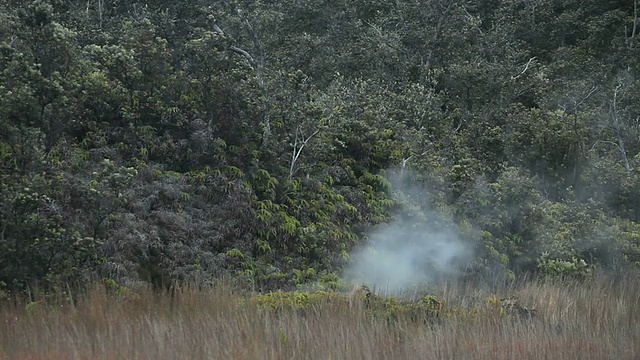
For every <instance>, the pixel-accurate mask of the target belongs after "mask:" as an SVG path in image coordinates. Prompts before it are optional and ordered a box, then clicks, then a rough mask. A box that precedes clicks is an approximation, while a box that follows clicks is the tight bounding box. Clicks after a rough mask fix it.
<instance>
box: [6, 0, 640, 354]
mask: <svg viewBox="0 0 640 360" xmlns="http://www.w3.org/2000/svg"><path fill="white" fill-rule="evenodd" d="M638 5H639V4H638V1H637V0H634V1H629V0H627V1H620V0H616V1H613V0H601V1H578V0H527V1H524V0H505V1H494V0H477V1H465V0H422V1H418V0H407V1H379V0H349V1H346V0H332V1H301V0H283V1H249V0H228V1H201V0H185V1H179V2H176V1H163V0H148V1H145V2H142V1H140V2H139V1H124V0H120V1H106V2H105V1H101V0H97V1H93V0H89V1H61V0H35V1H19V0H7V1H3V2H2V4H0V298H3V297H12V296H13V294H28V292H29V289H33V288H35V287H38V288H40V289H56V288H58V289H60V288H65V287H67V286H68V287H69V288H70V289H74V288H76V287H77V288H78V289H81V288H83V287H84V286H86V284H87V283H88V282H91V281H93V279H100V280H99V281H101V282H104V281H106V282H108V283H109V284H112V286H122V287H124V288H129V287H135V286H139V285H140V284H139V283H140V282H142V281H147V282H150V283H152V284H153V285H154V286H156V287H157V288H161V287H169V286H171V285H172V284H180V283H190V284H193V283H198V284H207V283H210V282H213V281H214V279H216V278H220V277H223V276H224V277H232V278H234V281H235V282H236V283H237V284H241V286H244V287H245V288H251V289H254V290H256V291H260V292H267V291H270V290H275V289H286V290H291V289H295V288H299V287H303V286H307V287H315V288H322V289H325V290H331V289H337V288H340V286H341V281H342V280H341V277H342V274H343V272H344V269H345V268H347V266H348V264H349V263H350V260H352V259H353V254H354V250H355V249H360V248H361V246H366V245H367V244H369V241H370V240H371V239H374V240H375V239H377V238H376V236H374V234H388V231H387V232H385V229H389V228H391V229H395V227H397V226H398V224H404V225H403V226H405V225H406V226H405V227H403V229H404V228H406V229H412V227H413V226H418V228H419V229H422V228H420V226H423V225H424V224H428V228H429V231H428V232H432V233H433V234H453V235H451V236H452V237H453V238H455V241H456V244H462V245H460V246H463V247H464V248H465V249H467V250H468V251H467V252H465V254H471V255H470V256H469V257H468V258H466V257H465V258H464V260H465V261H463V262H461V263H457V264H456V267H455V269H454V271H451V272H447V273H446V274H448V275H451V274H455V275H456V276H463V277H464V279H466V280H470V281H474V282H476V283H478V284H482V283H484V284H487V286H492V284H493V285H495V284H496V283H500V282H504V281H509V280H513V279H515V278H517V277H518V276H520V275H522V276H524V275H527V276H538V275H540V274H542V275H551V276H559V277H560V278H567V277H574V278H579V279H583V280H584V279H588V278H590V277H592V276H593V274H594V273H595V272H602V273H609V274H612V275H611V276H612V277H618V276H620V275H623V274H624V273H625V272H626V271H628V270H629V269H634V268H638V266H639V265H640V225H639V221H640V174H639V172H638V171H639V169H640V81H639V80H640V68H639V66H638V65H639V62H640V41H639V37H640V35H639V34H638V33H639V32H640V29H639V28H638V25H639V24H638ZM399 221H400V222H399ZM416 224H418V225H416ZM394 226H395V227H394ZM418 228H416V229H418ZM407 231H409V230H407ZM411 231H412V232H411ZM411 231H410V233H411V234H415V233H421V232H422V230H411ZM447 236H449V235H447ZM399 237H402V236H401V234H400V235H399ZM444 238H446V237H444ZM425 241H427V240H425ZM445 242H446V241H445ZM456 259H458V260H460V259H461V258H460V257H458V258H456ZM429 266H432V267H433V266H435V265H433V264H430V265H429ZM439 271H440V270H439ZM448 275H447V276H448ZM176 286H178V285H176ZM545 289H546V290H545V291H564V290H563V289H561V288H553V289H554V290H549V289H547V288H545ZM567 291H568V290H567ZM576 291H578V292H579V295H576V296H579V297H580V296H581V297H582V298H583V300H584V301H586V302H585V303H584V304H585V305H584V306H585V307H586V308H587V309H592V310H593V309H595V308H594V306H600V305H599V304H602V303H601V301H604V300H600V299H599V298H597V299H588V295H587V292H586V291H587V290H576ZM194 296H195V295H194ZM598 296H599V295H598ZM603 296H604V295H603ZM192 300H193V301H196V300H197V301H200V300H198V298H194V299H192ZM591 300H593V301H595V303H593V302H590V301H591ZM150 301H151V300H144V301H143V303H144V304H150V303H151V302H150ZM189 301H191V300H189ZM576 301H577V300H576ZM616 301H618V300H616V299H609V300H606V303H607V306H614V304H615V302H616ZM620 301H622V300H620ZM135 304H136V302H135V301H134V302H132V303H127V304H126V305H114V306H116V308H115V310H114V311H115V313H113V314H112V313H109V312H108V311H106V312H101V313H100V314H94V315H95V316H105V317H109V316H114V317H115V318H116V319H117V318H118V317H120V316H125V315H127V314H129V311H133V310H130V309H129V307H131V306H133V307H135V306H137V305H135ZM229 304H230V303H228V302H227V305H229ZM576 304H577V302H576ZM104 305H105V306H106V305H107V304H106V303H104ZM144 306H147V305H144ZM162 306H164V305H162ZM572 306H577V305H575V304H574V305H572ZM603 306H604V305H603ZM635 306H636V307H637V303H636V304H635ZM91 309H92V308H89V307H87V308H83V309H80V310H77V311H80V313H82V312H83V311H86V312H90V311H93V310H91ZM322 309H324V308H322ZM616 309H618V308H616ZM103 310H104V309H102V308H98V310H96V311H103ZM335 310H336V311H338V313H340V311H342V312H343V313H344V314H346V313H347V312H348V313H349V314H351V311H352V310H351V309H350V308H348V307H347V305H345V304H342V305H340V306H337V309H335ZM74 311H75V310H74ZM194 311H195V310H194ZM317 311H324V310H317ZM332 311H333V310H332ZM358 311H360V310H358ZM358 311H356V313H355V315H353V316H356V317H357V318H356V320H354V321H353V322H349V323H348V321H349V320H348V319H351V318H348V317H345V318H340V317H339V315H335V317H332V318H330V319H329V320H327V319H324V318H323V317H322V316H320V315H318V314H316V313H314V312H313V311H312V312H311V313H310V314H309V313H308V315H307V316H310V317H311V319H315V320H314V321H316V323H315V324H316V325H314V326H316V328H315V330H313V331H322V332H324V333H334V332H336V331H337V332H340V331H345V333H344V334H345V336H354V341H355V339H356V337H357V336H356V335H355V334H356V331H355V328H354V327H357V329H358V331H361V330H362V331H365V332H366V333H367V334H368V335H363V337H361V338H360V337H357V341H370V342H371V345H372V346H376V347H382V348H381V349H378V350H379V352H378V351H377V350H376V351H377V352H376V354H385V351H387V350H388V351H401V352H402V351H405V350H398V349H406V348H405V346H406V347H411V346H414V345H415V346H423V347H424V346H426V345H424V344H426V343H429V341H426V342H425V343H421V341H423V340H426V337H429V338H430V339H431V340H432V341H436V340H437V339H441V338H440V337H439V336H440V335H438V334H437V333H435V334H426V333H412V332H407V331H408V330H406V329H404V328H402V329H400V328H398V329H397V330H388V329H386V328H385V329H384V330H382V328H381V326H382V325H381V324H382V323H381V322H373V323H370V322H367V321H365V320H364V318H363V317H360V315H359V314H360V313H359V312H358ZM553 311H556V310H553ZM557 311H560V310H557ZM593 311H595V310H593ZM620 311H621V310H620ZM614 312H615V313H616V314H621V313H620V312H619V310H615V311H614ZM74 314H75V313H71V315H64V314H61V315H59V314H56V313H53V314H51V315H50V316H52V317H53V319H58V320H55V321H54V322H53V323H52V324H51V326H52V327H50V328H47V327H45V328H43V329H42V330H41V331H45V332H46V331H51V332H57V331H58V329H57V328H56V326H63V327H65V326H67V325H65V324H67V323H66V322H67V321H69V320H68V318H66V316H71V317H73V316H77V315H74ZM190 314H191V315H187V318H181V317H176V318H172V317H171V316H168V317H164V316H162V317H159V318H156V317H155V316H156V315H153V314H150V315H145V316H146V317H145V316H139V317H138V318H137V319H138V320H136V321H138V322H135V321H134V322H133V323H125V324H123V325H114V324H111V325H108V326H107V327H103V325H104V324H103V323H102V322H101V321H103V320H104V319H102V318H101V319H102V320H96V321H97V323H96V324H93V323H87V324H84V325H78V326H86V327H87V328H91V327H93V329H94V331H96V332H100V333H101V334H111V335H113V336H114V337H117V336H119V335H123V334H124V333H123V331H124V332H126V331H134V332H135V327H137V326H146V325H144V324H150V325H151V327H152V328H153V329H157V330H158V331H160V329H161V328H162V329H164V327H173V326H185V327H187V328H191V326H196V325H195V322H198V321H210V322H214V321H216V319H217V318H216V317H217V316H222V315H220V314H218V315H216V314H217V313H211V314H210V315H208V316H210V317H206V318H199V317H197V316H195V315H193V314H195V313H190ZM234 314H236V315H230V316H237V317H242V319H245V321H248V322H253V321H257V322H258V323H255V324H258V325H259V326H257V327H256V328H255V331H257V332H256V333H248V334H247V333H244V332H242V331H240V330H238V333H234V335H233V337H234V338H235V337H239V336H249V337H255V339H254V340H255V346H256V347H257V348H256V349H257V350H255V351H263V350H265V349H275V348H276V347H283V346H290V348H288V349H289V350H286V351H290V352H287V354H290V355H291V354H293V352H294V351H302V350H304V349H303V347H304V346H306V345H304V344H306V343H305V340H304V339H298V338H297V337H296V336H302V337H306V336H315V335H311V334H310V333H306V332H305V331H306V330H305V331H303V329H302V328H300V329H298V330H300V331H298V330H295V331H294V328H295V327H300V326H303V325H301V324H302V323H301V322H300V321H301V320H300V318H299V317H298V315H295V314H289V315H286V316H287V317H286V319H285V320H282V319H279V320H278V319H276V318H274V319H271V320H267V321H266V322H265V323H263V322H262V321H263V320H258V319H259V318H255V319H254V318H249V317H247V315H243V313H241V312H237V313H234ZM580 314H582V313H580ZM580 314H579V316H582V315H580ZM636 314H637V313H636ZM595 315H597V316H604V315H603V314H595ZM58 316H60V318H58ZM225 316H226V315H225ZM558 316H559V315H558ZM584 316H590V315H584ZM181 319H182V320H181ZM222 319H223V320H229V322H228V323H227V325H224V324H223V323H220V324H218V325H217V326H237V325H233V324H234V321H236V320H238V319H237V318H232V320H230V319H229V318H225V317H222ZM483 319H484V318H483ZM598 319H601V318H598ZM626 319H627V320H628V319H629V318H628V317H627V318H626ZM36 320H37V319H32V320H31V321H36ZM183 320H184V321H187V322H186V323H181V322H180V321H183ZM587 320H588V321H591V320H589V319H587ZM587 320H585V321H587ZM604 320H606V321H605V323H602V324H601V325H602V326H613V325H611V324H612V323H610V322H607V321H614V320H613V319H612V318H606V319H604ZM622 320H624V319H621V321H622ZM86 321H93V320H86ZM176 321H177V322H178V323H175V322H176ZM281 321H285V322H287V324H288V325H287V326H286V327H282V326H280V325H279V324H280V322H281ZM376 321H378V320H376ZM474 321H475V320H474ZM495 321H498V320H495V319H493V318H490V319H489V320H486V319H485V320H478V321H475V322H472V325H469V326H471V327H472V331H471V332H470V334H467V335H465V336H462V337H458V338H457V339H459V340H456V341H469V343H466V344H459V343H456V347H457V346H462V348H464V347H465V346H466V347H469V346H471V347H473V346H475V345H473V344H474V343H473V342H474V341H475V340H474V337H473V335H471V334H473V333H474V332H475V331H482V329H484V328H485V327H486V326H487V324H488V322H495ZM594 321H599V320H597V319H596V320H594ZM3 324H4V323H3ZM56 324H57V325H56ZM255 324H254V325H255ZM2 326H7V325H6V324H4V325H2ZM73 326H75V325H68V327H65V329H67V330H66V331H70V332H77V333H79V334H86V335H87V336H91V335H90V334H91V332H88V333H87V332H85V330H86V329H85V328H74V327H73ZM119 326H120V327H119ZM129 326H131V327H132V328H129ZM509 326H512V325H509ZM513 326H515V329H516V330H514V331H516V333H517V332H518V331H520V329H523V330H522V331H525V332H527V331H532V332H534V333H535V336H536V337H539V339H543V340H540V341H542V343H543V344H544V345H543V346H544V347H542V348H541V349H549V348H552V347H553V346H554V345H553V343H552V342H553V341H555V340H553V339H554V338H553V337H551V336H550V335H549V336H547V335H545V334H547V333H546V332H545V331H547V330H543V328H544V329H546V327H544V326H546V325H544V326H542V325H540V326H538V325H536V326H534V327H523V326H524V325H513ZM498 328H499V329H502V328H501V327H498ZM278 329H280V330H278ZM504 329H507V328H504ZM508 329H510V330H504V332H500V331H499V332H498V333H493V336H496V337H502V336H518V335H515V334H514V333H512V332H511V330H513V329H511V328H508ZM612 329H613V328H612ZM262 330H265V331H267V330H268V331H276V333H277V332H278V331H280V332H281V334H282V335H281V336H280V338H278V337H276V338H273V337H264V334H263V333H262V332H261V331H262ZM17 331H22V330H20V329H18V330H17ZM176 331H178V330H176ZM180 331H182V330H179V331H178V332H180ZM185 331H187V332H188V329H186V330H185ZM387 331H391V332H392V333H393V334H396V335H397V336H395V337H388V338H387V337H386V335H387V334H388V333H387ZM443 331H445V333H444V335H446V336H448V335H449V334H451V333H450V332H449V333H447V331H450V330H443ZM451 331H452V330H451ZM501 331H502V330H501ZM572 331H573V330H572ZM2 333H3V334H4V333H5V332H4V331H3V332H2ZM296 333H297V334H300V335H294V334H296ZM383 333H384V334H385V337H384V338H385V339H386V340H385V341H387V342H388V343H385V341H378V340H379V339H380V336H382V335H381V334H383ZM181 334H182V333H181ZM242 334H244V335H242ZM305 334H306V335H305ZM562 334H565V335H562V336H571V335H568V334H571V333H570V332H569V333H567V332H563V333H562ZM405 335H406V336H408V338H407V337H405ZM598 335H599V333H593V334H592V333H589V334H586V335H585V336H589V337H593V338H594V339H597V341H599V342H603V341H605V342H606V341H607V340H606V339H605V338H602V337H598ZM623 335H624V336H630V337H633V336H636V340H637V333H626V332H625V333H624V334H621V335H620V336H621V337H619V338H616V341H618V340H617V339H626V338H625V337H624V336H623ZM42 336H46V334H43V335H42ZM69 336H71V335H69ZM149 336H154V335H153V333H152V334H150V335H149ZM199 336H200V337H202V336H204V334H200V335H199ZM611 336H613V335H611ZM197 338H198V337H196V336H193V338H185V339H186V340H188V339H197ZM127 339H128V338H114V340H113V341H114V343H112V344H116V343H117V344H119V345H117V346H118V347H120V345H122V344H120V343H119V342H120V341H125V340H127ZM145 339H146V338H145ZM145 339H141V340H143V341H146V340H149V339H146V340H145ZM172 339H177V338H175V337H174V338H172ZM212 339H213V338H212ZM212 339H210V340H212ZM465 339H466V340H465ZM130 340H133V339H130ZM155 340H157V339H151V340H149V341H155ZM186 340H185V341H186ZM325 340H326V341H328V343H326V344H324V345H323V346H324V349H328V350H330V349H332V348H331V347H332V346H335V347H336V349H337V348H340V349H343V347H344V346H347V345H346V344H344V343H330V342H331V341H333V338H331V337H328V338H326V339H325ZM418 340H419V341H418ZM25 341H27V340H25ZM91 341H92V340H87V344H86V346H98V344H95V343H93V342H91ZM176 341H177V340H176ZM189 341H195V340H189ZM219 341H221V344H223V343H224V339H221V340H219ZM438 341H439V340H438ZM594 341H595V340H594ZM418 343H421V344H422V345H418ZM107 344H109V343H108V342H107ZM269 344H270V345H269ZM286 344H289V345H286ZM385 344H386V345H385ZM572 344H573V345H572V346H575V347H574V348H571V349H574V350H582V349H584V346H583V345H585V344H584V343H580V342H577V343H572ZM594 344H598V343H594ZM616 344H617V343H616ZM183 345H184V346H187V345H186V343H184V344H183ZM227 345H229V346H228V347H226V346H227ZM232 345H233V344H226V345H224V346H220V347H219V349H223V348H225V347H226V348H227V351H231V352H233V351H239V350H238V349H235V348H234V347H233V346H232ZM25 346H28V344H27V345H25ZM65 346H66V345H64V343H60V344H59V350H60V351H63V352H64V351H67V350H68V349H67V348H66V347H65ZM216 346H217V345H216ZM299 346H301V347H302V348H299ZM385 346H386V348H385ZM447 346H449V345H447ZM521 346H523V347H524V348H525V349H532V348H531V346H533V345H531V344H529V343H526V342H525V343H521ZM594 346H598V345H594ZM612 346H613V345H612ZM187 347H188V346H187ZM93 349H94V350H93V351H94V353H96V354H103V352H101V350H99V349H95V348H93ZM122 349H123V350H122V351H124V352H125V354H126V355H131V353H128V352H127V351H129V349H130V348H128V347H127V346H123V347H122ZM185 349H186V347H185ZM189 349H191V348H189ZM296 349H297V350H296ZM385 349H386V350H385ZM598 349H600V348H596V350H594V351H600V350H598ZM617 349H619V350H620V351H623V350H622V348H617ZM0 350H2V349H0ZM84 350H86V349H84ZM84 350H82V351H84ZM307 350H308V349H307ZM202 351H209V350H204V349H203V350H202ZM216 351H218V350H216ZM246 351H250V350H246ZM359 351H363V350H362V349H360V350H359ZM441 351H444V353H447V354H448V352H447V351H456V350H455V347H454V346H453V345H451V347H448V348H446V349H444V348H443V349H441ZM487 351H489V350H487ZM491 351H493V350H491ZM523 351H524V350H523ZM527 351H529V350H527ZM603 351H604V350H603ZM388 354H389V355H395V354H396V353H395V352H394V353H393V354H392V353H388ZM618 354H622V352H619V353H618ZM361 355H363V356H365V355H366V354H361ZM637 355H638V354H637V353H635V356H637ZM239 356H240V357H243V356H241V355H239ZM336 356H337V355H336ZM118 357H119V356H118ZM134 357H135V356H134ZM194 357H198V354H195V356H194ZM356 357H357V356H356ZM323 358H326V356H323ZM394 358H401V357H395V356H394ZM593 358H597V356H596V357H593Z"/></svg>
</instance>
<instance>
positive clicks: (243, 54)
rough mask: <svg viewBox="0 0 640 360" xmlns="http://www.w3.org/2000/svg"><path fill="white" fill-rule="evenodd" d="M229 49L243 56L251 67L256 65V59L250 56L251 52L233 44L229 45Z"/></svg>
mask: <svg viewBox="0 0 640 360" xmlns="http://www.w3.org/2000/svg"><path fill="white" fill-rule="evenodd" d="M229 49H230V50H231V51H233V52H234V53H236V54H240V55H242V56H244V58H245V59H247V61H249V64H251V66H252V67H253V68H255V67H256V61H255V60H254V59H253V56H251V54H249V53H248V52H247V51H246V50H242V49H240V48H239V47H237V46H233V45H231V46H229Z"/></svg>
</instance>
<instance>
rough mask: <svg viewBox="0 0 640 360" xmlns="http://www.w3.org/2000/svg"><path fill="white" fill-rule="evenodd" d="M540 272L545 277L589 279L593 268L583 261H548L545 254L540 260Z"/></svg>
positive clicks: (573, 259) (574, 259)
mask: <svg viewBox="0 0 640 360" xmlns="http://www.w3.org/2000/svg"><path fill="white" fill-rule="evenodd" d="M538 270H539V271H540V273H541V274H542V275H543V276H552V277H576V278H579V279H584V278H587V277H589V276H590V275H591V270H592V269H591V267H590V266H589V265H588V264H587V262H586V261H584V260H582V259H576V258H572V259H571V260H569V261H567V260H559V259H548V258H547V254H543V255H542V257H541V258H540V259H538Z"/></svg>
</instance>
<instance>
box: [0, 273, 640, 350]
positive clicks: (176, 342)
mask: <svg viewBox="0 0 640 360" xmlns="http://www.w3.org/2000/svg"><path fill="white" fill-rule="evenodd" d="M373 297H374V295H372V298H373ZM502 298H512V299H517V301H518V303H519V304H522V305H523V306H526V307H528V309H533V308H535V311H530V312H528V313H523V311H516V310H517V309H516V310H512V309H510V308H508V307H509V306H508V305H505V302H501V301H500V299H502ZM292 299H293V300H292ZM376 299H379V301H380V304H384V305H381V306H379V307H377V308H376V307H375V306H372V305H371V303H370V299H369V295H367V294H363V291H362V290H355V291H353V292H352V293H350V294H335V293H327V292H317V293H303V292H299V293H296V295H294V296H289V295H287V293H277V294H275V295H273V294H272V295H270V296H266V297H265V296H257V295H255V294H250V293H246V292H240V291H234V290H233V289H232V287H230V286H224V285H220V286H216V287H213V288H210V289H204V290H203V289H194V288H183V289H179V290H177V291H175V292H174V293H173V295H169V294H164V295H161V294H156V293H154V292H152V291H150V290H136V291H133V290H130V291H128V292H127V293H126V294H122V293H120V294H117V293H116V292H114V291H112V290H110V289H109V288H108V287H107V286H102V285H96V286H95V287H93V288H91V289H90V290H88V291H86V293H85V294H84V295H82V296H77V298H75V299H73V300H71V299H68V298H65V297H64V296H62V295H61V296H57V297H53V298H48V299H46V300H37V299H36V301H32V302H23V301H17V300H13V301H4V303H3V304H2V307H1V309H0V359H104V360H106V359H492V360H498V359H639V358H640V279H638V277H637V276H633V277H631V276H630V277H628V278H626V279H623V280H619V281H613V280H610V279H607V278H598V279H592V280H588V281H583V282H570V281H567V282H561V281H529V282H525V283H522V284H520V285H516V286H512V287H510V288H507V289H504V290H502V291H501V293H497V294H496V293H491V292H489V291H488V290H484V289H477V288H471V287H458V286H444V287H443V288H442V289H441V291H440V293H439V294H438V296H437V299H438V300H437V301H433V302H432V304H431V305H430V306H431V308H430V309H431V310H430V311H429V312H428V313H426V314H427V315H424V314H425V313H423V316H422V317H420V316H413V315H411V313H410V311H409V312H407V311H404V312H394V306H400V305H398V303H393V302H392V301H391V302H390V301H389V300H387V299H384V298H378V297H376ZM393 304H396V305H393ZM434 304H435V305H434ZM432 305H433V306H432ZM409 309H411V307H409Z"/></svg>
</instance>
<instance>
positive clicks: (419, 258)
mask: <svg viewBox="0 0 640 360" xmlns="http://www.w3.org/2000/svg"><path fill="white" fill-rule="evenodd" d="M403 175H404V176H406V174H403ZM392 180H395V181H392V183H394V187H395V188H396V189H399V192H398V194H400V196H402V197H404V198H405V199H406V198H408V197H407V194H409V195H414V196H413V197H411V198H412V199H414V200H413V201H415V199H422V201H426V200H425V197H424V196H421V194H425V191H426V190H424V189H413V188H412V189H402V186H400V187H398V185H399V184H401V182H400V181H398V180H403V179H399V178H398V176H395V177H392ZM405 187H406V186H405ZM414 205H415V204H414ZM419 207H420V208H421V210H420V212H422V213H423V214H424V212H425V210H424V209H425V208H428V207H427V206H426V204H420V206H419ZM426 212H429V211H426ZM429 215H432V216H430V217H431V218H438V217H437V216H435V214H434V213H433V212H431V214H429ZM428 217H429V216H428ZM439 219H440V220H442V219H441V217H440V218H439ZM442 223H443V222H442V221H437V222H436V221H429V220H427V219H426V217H425V216H410V214H409V215H408V214H402V215H398V216H396V218H395V220H394V221H392V222H391V223H389V224H385V225H384V226H381V227H379V228H377V229H376V230H375V231H373V232H372V233H370V234H369V241H368V243H367V244H366V245H365V246H363V247H361V248H359V249H357V250H356V251H355V252H354V253H353V254H352V255H351V261H350V265H349V266H348V267H347V269H346V270H345V272H344V275H343V276H344V278H346V279H348V280H350V281H352V282H354V283H356V284H365V285H367V286H369V287H370V288H373V289H376V291H380V292H383V293H387V294H400V293H403V292H405V291H409V290H412V289H415V288H416V287H417V286H424V285H425V284H434V283H436V282H439V281H441V280H448V279H452V278H456V277H457V276H458V275H459V274H460V273H461V271H462V269H463V268H464V267H465V266H466V265H467V264H468V263H469V262H470V261H471V260H472V257H473V249H472V246H471V245H470V244H467V243H465V242H463V241H462V240H460V238H459V236H458V234H457V231H456V230H455V228H454V227H453V226H451V223H452V222H451V221H448V223H449V226H443V225H442Z"/></svg>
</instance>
